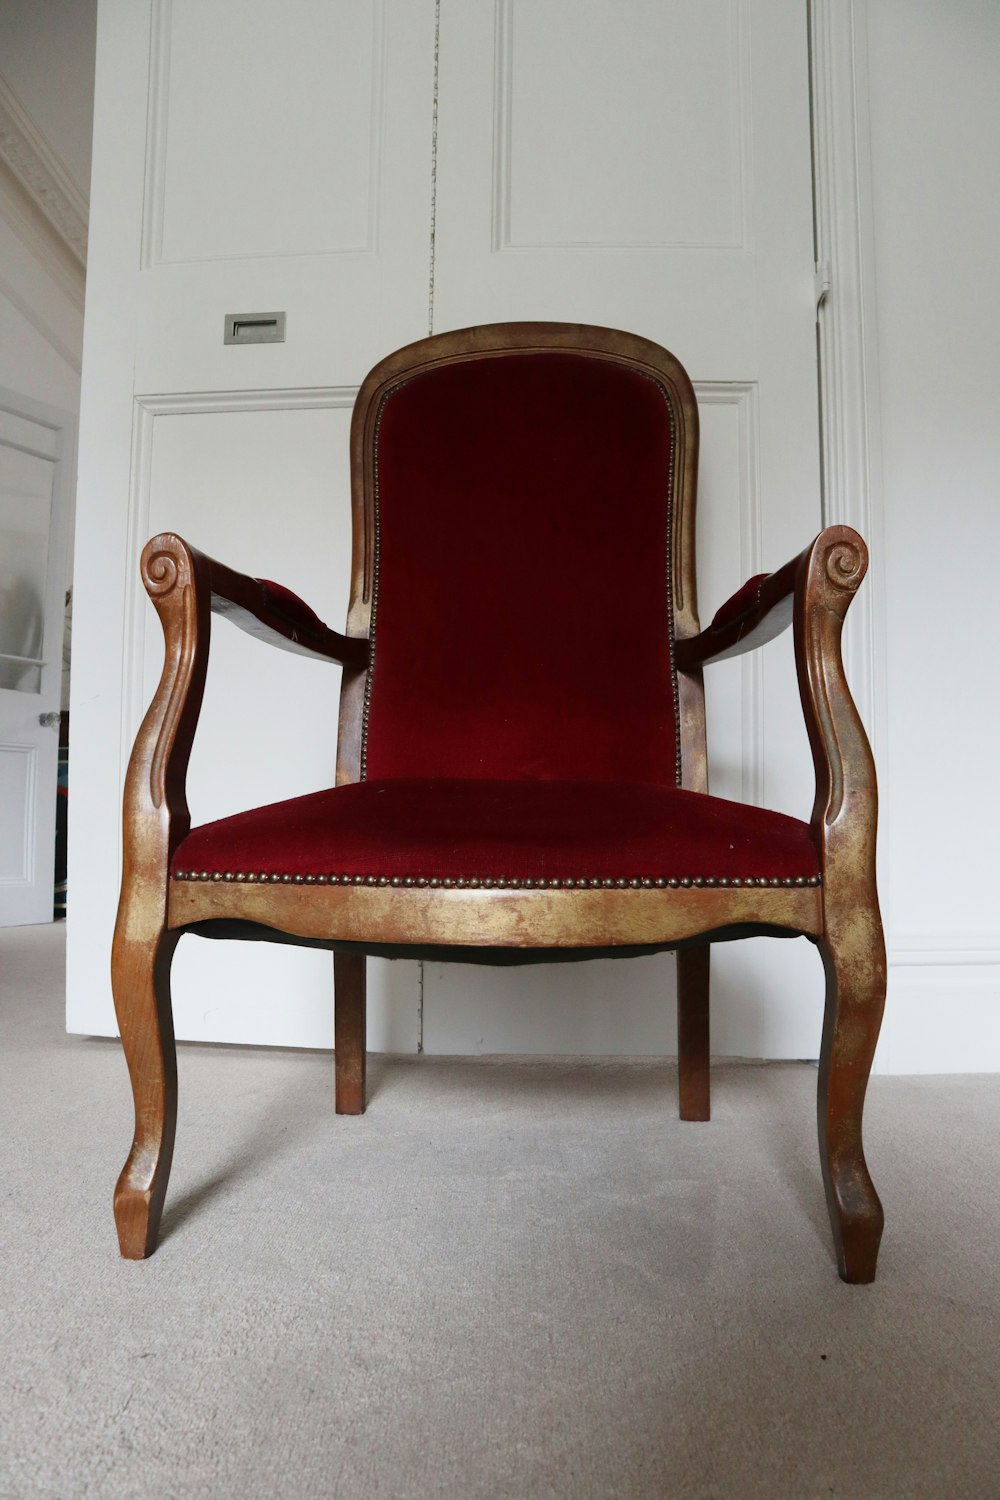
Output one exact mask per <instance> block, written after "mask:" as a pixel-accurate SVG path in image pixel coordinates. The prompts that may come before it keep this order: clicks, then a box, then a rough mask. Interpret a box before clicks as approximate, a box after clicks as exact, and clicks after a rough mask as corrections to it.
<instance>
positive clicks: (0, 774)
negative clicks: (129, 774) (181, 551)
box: [0, 389, 74, 927]
mask: <svg viewBox="0 0 1000 1500" xmlns="http://www.w3.org/2000/svg"><path fill="white" fill-rule="evenodd" d="M73 437H74V424H73V421H72V418H71V417H69V416H68V415H67V414H65V413H62V412H58V411H54V410H52V409H51V408H49V407H46V406H43V405H41V404H40V403H39V402H37V401H31V400H28V399H27V398H26V397H22V396H19V395H18V394H16V393H15V392H13V391H7V390H2V389H0V927H15V926H21V925H27V924H28V923H33V922H51V921H52V913H53V869H54V862H55V827H56V775H57V763H58V756H59V705H60V695H61V689H62V669H63V619H64V603H65V591H66V584H67V582H68V568H67V564H68V556H67V549H68V546H69V538H70V523H71V519H72V517H71V509H72V494H73V491H72V457H73Z"/></svg>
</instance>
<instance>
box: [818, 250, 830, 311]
mask: <svg viewBox="0 0 1000 1500" xmlns="http://www.w3.org/2000/svg"><path fill="white" fill-rule="evenodd" d="M832 285H833V282H832V280H831V277H830V262H829V261H828V260H819V261H817V262H816V282H815V286H816V311H817V312H819V310H820V308H821V307H822V306H823V303H824V302H825V301H826V299H827V297H829V295H830V288H831V287H832Z"/></svg>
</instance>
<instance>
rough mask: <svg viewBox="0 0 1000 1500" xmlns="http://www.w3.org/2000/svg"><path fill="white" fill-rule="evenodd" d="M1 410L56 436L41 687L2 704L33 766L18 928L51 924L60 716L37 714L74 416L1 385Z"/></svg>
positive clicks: (52, 688)
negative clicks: (7, 707)
mask: <svg viewBox="0 0 1000 1500" xmlns="http://www.w3.org/2000/svg"><path fill="white" fill-rule="evenodd" d="M0 408H2V409H3V411H5V412H9V413H10V414H11V415H12V416H15V417H23V418H26V419H27V420H28V421H31V422H34V423H36V424H37V425H38V426H39V427H46V428H48V429H49V430H50V431H51V432H52V433H53V434H54V444H53V450H54V456H53V467H54V473H53V483H52V508H51V512H50V517H49V544H48V564H47V568H46V575H45V600H44V637H43V641H42V660H43V665H42V669H41V690H40V692H39V693H37V694H35V693H15V692H6V691H4V692H3V697H4V700H5V702H6V703H8V704H9V705H10V706H11V707H12V708H14V709H16V710H17V712H16V713H15V715H14V718H15V724H16V725H20V726H21V727H20V728H19V729H18V731H17V738H16V748H17V749H19V750H20V749H23V750H24V751H25V752H27V753H28V755H29V756H30V767H31V769H30V772H29V778H28V784H27V789H26V797H27V801H28V804H29V805H28V806H27V807H26V808H25V819H24V823H23V838H24V878H23V879H22V880H11V881H7V882H5V883H4V884H5V889H4V894H3V902H2V903H0V925H3V926H16V925H21V924H30V923H40V922H51V921H52V920H53V904H54V895H55V889H54V883H53V874H54V869H55V832H56V784H57V777H58V763H59V756H58V743H59V739H58V733H59V732H58V719H57V720H56V722H55V723H49V724H43V723H42V722H41V720H40V718H39V715H40V714H41V715H42V717H43V718H47V717H48V716H49V715H51V714H55V715H58V712H59V707H60V699H61V692H62V673H63V631H64V628H65V625H64V621H65V607H64V599H65V593H66V588H67V586H68V583H69V559H70V554H71V539H72V535H73V511H74V500H75V482H74V481H75V473H74V469H75V455H76V418H75V417H74V416H73V414H72V413H71V412H67V411H63V410H61V409H60V408H58V407H54V406H49V405H47V404H46V403H44V402H41V401H36V400H34V399H33V398H32V397H30V396H24V395H22V394H21V393H20V392H19V391H13V390H10V389H9V388H7V387H0ZM18 700H23V701H18ZM21 710H23V712H21ZM5 712H6V710H5Z"/></svg>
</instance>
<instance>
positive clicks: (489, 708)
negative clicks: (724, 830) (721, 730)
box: [361, 325, 693, 785]
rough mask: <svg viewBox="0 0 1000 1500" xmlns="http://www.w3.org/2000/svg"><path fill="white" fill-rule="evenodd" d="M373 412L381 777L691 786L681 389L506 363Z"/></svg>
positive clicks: (540, 352)
mask: <svg viewBox="0 0 1000 1500" xmlns="http://www.w3.org/2000/svg"><path fill="white" fill-rule="evenodd" d="M550 326H551V325H550ZM485 332H487V333H488V332H490V330H485ZM415 347H417V348H420V347H426V346H415ZM404 352H405V351H404ZM372 405H373V412H372V414H371V416H370V418H369V421H368V426H367V437H366V441H367V443H368V444H369V447H370V452H369V454H367V455H366V463H367V464H368V466H369V476H370V477H369V483H370V487H371V491H372V494H371V499H370V506H371V508H372V511H373V514H372V515H371V518H370V523H371V524H370V530H371V533H372V535H371V545H372V546H373V547H374V557H373V560H372V563H371V565H370V592H371V599H370V611H371V613H370V629H371V635H372V638H373V641H374V652H373V667H372V668H371V670H370V677H369V682H368V687H367V695H366V702H365V712H364V722H363V730H362V735H363V738H362V750H361V774H362V776H364V777H367V778H368V779H376V778H389V779H394V778H400V777H460V778H476V779H479V778H495V779H511V778H515V779H517V778H529V777H530V778H538V779H544V780H553V779H590V780H602V781H605V780H608V781H644V782H653V783H658V784H666V785H674V784H677V783H678V782H679V780H680V775H679V761H680V754H679V730H678V709H677V688H676V678H675V672H674V667H673V661H672V596H671V576H672V569H671V546H672V521H673V515H674V510H675V505H676V475H675V466H676V462H677V453H678V442H677V424H678V410H677V402H676V400H675V397H674V395H673V394H672V393H671V392H670V391H668V389H667V387H666V385H665V384H664V383H662V382H661V381H660V380H658V379H657V378H655V376H654V375H653V374H651V373H650V372H649V371H648V370H644V369H641V368H637V367H636V365H635V364H632V363H630V362H628V361H625V360H622V359H621V358H615V357H612V356H611V355H610V354H602V353H600V352H583V351H581V350H565V349H559V348H543V349H533V350H531V351H530V352H529V351H525V350H521V349H516V348H515V349H490V350H485V351H484V352H482V353H477V354H474V355H473V356H471V357H466V358H463V359H460V360H457V361H456V360H449V361H448V362H444V363H440V364H437V365H435V364H433V363H431V364H428V365H425V366H423V367H419V368H418V369H417V370H416V371H415V372H414V371H410V372H406V373H405V374H403V375H402V377H401V378H399V379H397V380H395V381H394V382H393V381H391V380H390V381H389V382H388V383H386V384H383V387H382V388H381V390H380V391H379V392H378V396H377V400H373V403H372ZM692 519H693V518H692Z"/></svg>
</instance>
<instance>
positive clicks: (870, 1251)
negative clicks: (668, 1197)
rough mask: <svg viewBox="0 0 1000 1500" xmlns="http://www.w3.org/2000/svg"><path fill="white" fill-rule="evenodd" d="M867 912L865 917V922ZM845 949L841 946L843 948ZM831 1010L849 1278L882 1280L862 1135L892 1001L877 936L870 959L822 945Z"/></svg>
mask: <svg viewBox="0 0 1000 1500" xmlns="http://www.w3.org/2000/svg"><path fill="white" fill-rule="evenodd" d="M864 920H866V918H865V917H864V916H862V917H860V918H859V921H864ZM838 950H839V951H838ZM820 951H821V953H822V955H823V965H824V968H825V969H826V986H827V987H826V1014H825V1018H824V1023H823V1044H822V1049H821V1052H820V1064H819V1098H818V1117H819V1148H820V1161H821V1164H822V1168H823V1182H824V1185H825V1187H826V1201H827V1207H828V1208H829V1211H830V1223H831V1225H832V1228H833V1239H834V1244H835V1246H836V1251H837V1268H838V1270H839V1272H840V1276H841V1279H842V1280H843V1281H848V1282H852V1283H859V1284H863V1283H866V1282H870V1281H874V1280H875V1267H876V1263H877V1261H878V1251H879V1243H880V1241H881V1238H882V1225H883V1213H882V1204H881V1203H880V1202H879V1196H878V1193H877V1192H876V1191H875V1186H874V1184H873V1182H872V1179H871V1175H870V1173H869V1171H868V1165H867V1163H866V1161H865V1154H864V1149H863V1146H862V1138H861V1121H862V1114H863V1111H864V1103H865V1090H866V1088H867V1086H868V1077H869V1074H870V1072H871V1065H872V1058H873V1057H874V1055H875V1044H876V1042H877V1041H878V1033H879V1027H880V1025H881V1021H882V1011H883V1008H884V1006H885V949H884V946H883V943H882V935H881V931H879V932H878V933H877V942H876V941H874V940H873V939H872V936H871V934H869V946H868V952H869V955H870V957H869V958H868V959H867V961H865V962H858V961H857V960H856V959H855V961H854V962H852V963H848V962H846V961H845V960H844V959H843V958H842V957H841V956H840V954H841V952H843V951H844V950H843V947H842V946H841V945H836V946H835V945H834V944H832V943H830V942H829V941H826V942H824V943H823V944H821V949H820Z"/></svg>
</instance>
